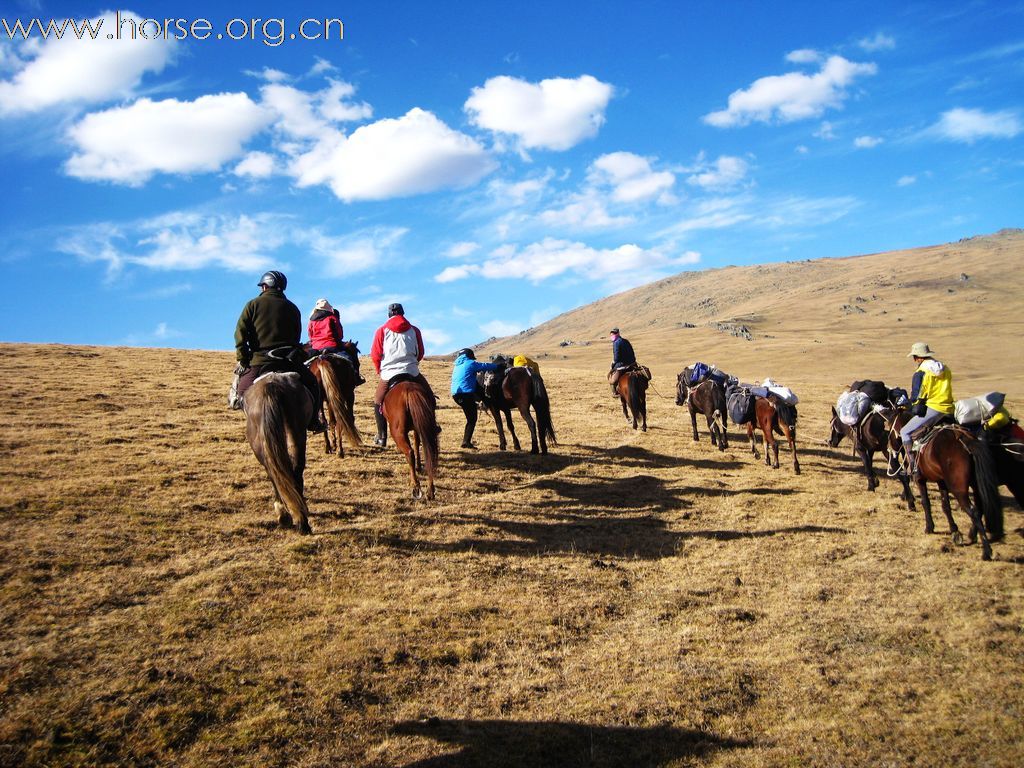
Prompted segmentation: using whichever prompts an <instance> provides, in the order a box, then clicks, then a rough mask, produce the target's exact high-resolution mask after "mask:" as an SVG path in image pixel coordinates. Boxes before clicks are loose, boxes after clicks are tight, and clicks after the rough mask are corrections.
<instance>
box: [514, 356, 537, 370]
mask: <svg viewBox="0 0 1024 768" xmlns="http://www.w3.org/2000/svg"><path fill="white" fill-rule="evenodd" d="M512 365H513V366H514V367H516V368H520V367H522V368H529V369H530V370H531V371H533V372H534V373H536V374H539V373H540V366H539V365H538V364H537V361H536V360H531V359H530V358H528V357H527V356H526V355H516V356H515V357H513V358H512Z"/></svg>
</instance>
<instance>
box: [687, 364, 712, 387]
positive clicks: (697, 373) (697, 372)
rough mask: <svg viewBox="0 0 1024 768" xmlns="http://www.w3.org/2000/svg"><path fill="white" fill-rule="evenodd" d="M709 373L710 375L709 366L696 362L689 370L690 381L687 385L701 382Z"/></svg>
mask: <svg viewBox="0 0 1024 768" xmlns="http://www.w3.org/2000/svg"><path fill="white" fill-rule="evenodd" d="M709 373H711V366H710V365H708V364H707V363H702V362H699V361H698V362H696V363H694V364H693V366H692V367H691V368H690V381H689V382H687V383H688V384H690V385H693V384H698V383H700V382H701V381H703V380H704V378H705V377H706V376H707V375H708V374H709Z"/></svg>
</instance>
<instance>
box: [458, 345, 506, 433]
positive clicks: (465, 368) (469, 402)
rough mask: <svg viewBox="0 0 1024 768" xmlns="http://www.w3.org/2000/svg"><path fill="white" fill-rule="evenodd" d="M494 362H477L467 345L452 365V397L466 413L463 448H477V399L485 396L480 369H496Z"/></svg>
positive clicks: (459, 352)
mask: <svg viewBox="0 0 1024 768" xmlns="http://www.w3.org/2000/svg"><path fill="white" fill-rule="evenodd" d="M496 370H498V366H497V365H495V364H494V363H480V362H477V359H476V354H475V353H474V352H473V350H472V349H470V348H469V347H466V348H465V349H460V350H459V351H458V352H456V353H455V365H454V366H452V399H453V400H454V401H455V402H456V403H458V404H459V407H460V408H462V412H463V413H464V414H466V430H465V432H463V435H462V447H463V448H476V446H475V445H473V430H474V429H476V417H477V406H476V401H477V400H482V399H483V396H484V390H483V387H481V386H480V383H479V382H478V381H477V378H476V374H477V372H479V371H496Z"/></svg>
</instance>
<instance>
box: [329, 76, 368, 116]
mask: <svg viewBox="0 0 1024 768" xmlns="http://www.w3.org/2000/svg"><path fill="white" fill-rule="evenodd" d="M355 92H356V87H355V86H354V85H352V84H351V83H346V82H343V81H341V80H330V85H329V86H328V87H327V89H326V90H324V91H321V92H320V93H319V94H318V99H319V101H320V107H319V111H320V114H321V115H323V116H324V117H325V118H326V119H328V120H331V121H333V122H336V123H354V122H359V121H361V120H369V119H370V118H371V117H373V107H371V106H370V105H369V104H367V103H366V102H365V101H361V102H359V103H358V104H356V103H354V102H351V101H349V99H350V97H352V96H354V95H355Z"/></svg>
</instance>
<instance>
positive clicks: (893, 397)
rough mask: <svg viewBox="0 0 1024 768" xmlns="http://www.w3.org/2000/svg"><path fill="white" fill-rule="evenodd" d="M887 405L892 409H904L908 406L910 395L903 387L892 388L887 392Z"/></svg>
mask: <svg viewBox="0 0 1024 768" xmlns="http://www.w3.org/2000/svg"><path fill="white" fill-rule="evenodd" d="M889 403H890V404H891V405H892V406H893V408H906V407H907V406H908V405H910V394H909V393H908V392H907V390H905V389H903V387H893V388H892V389H890V390H889Z"/></svg>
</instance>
